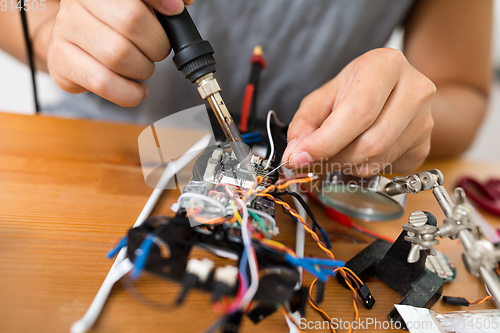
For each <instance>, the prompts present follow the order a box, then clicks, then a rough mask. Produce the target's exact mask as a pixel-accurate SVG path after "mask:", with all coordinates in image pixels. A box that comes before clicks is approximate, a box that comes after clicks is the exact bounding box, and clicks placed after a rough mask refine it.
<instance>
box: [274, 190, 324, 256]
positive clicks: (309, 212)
mask: <svg viewBox="0 0 500 333" xmlns="http://www.w3.org/2000/svg"><path fill="white" fill-rule="evenodd" d="M286 194H289V195H291V196H293V197H294V198H295V199H297V201H298V202H299V203H300V205H301V206H302V207H303V208H304V210H305V211H306V213H307V215H309V217H310V218H311V221H312V223H313V226H315V227H316V228H318V230H319V232H320V233H321V235H323V238H324V240H325V242H326V247H327V248H329V249H330V248H331V247H332V244H331V243H330V240H329V239H328V235H327V234H326V232H325V230H323V228H322V227H321V226H320V225H319V224H318V222H317V220H316V217H315V216H314V214H313V212H312V211H311V208H309V206H308V205H307V203H306V202H305V201H304V199H303V198H302V197H301V196H300V194H298V193H297V192H292V191H283V192H278V193H275V194H273V196H274V197H275V198H279V197H281V196H283V195H286Z"/></svg>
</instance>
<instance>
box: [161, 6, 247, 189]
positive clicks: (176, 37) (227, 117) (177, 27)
mask: <svg viewBox="0 0 500 333" xmlns="http://www.w3.org/2000/svg"><path fill="white" fill-rule="evenodd" d="M155 13H156V16H157V17H158V20H159V21H160V23H161V25H162V26H163V29H164V30H165V32H166V34H167V36H168V38H169V40H170V44H171V46H172V49H173V50H174V53H175V56H174V58H173V60H174V63H175V66H176V67H177V69H178V70H179V71H180V72H182V74H184V76H185V77H186V79H188V80H189V81H191V83H195V82H196V84H197V85H198V92H199V93H200V96H201V98H203V99H208V101H209V103H210V106H211V107H212V110H213V111H214V113H215V115H216V117H217V120H218V121H219V124H220V126H221V127H222V130H223V131H224V135H225V136H226V138H227V140H228V141H229V144H230V145H231V148H232V150H233V153H234V155H235V156H236V159H237V160H238V162H239V163H240V165H241V166H243V167H244V168H245V169H246V170H247V171H248V172H249V174H250V176H251V177H252V179H253V180H255V173H254V170H253V167H252V164H251V157H252V154H251V151H250V148H249V147H248V146H247V145H246V144H245V143H244V142H243V139H242V138H241V134H240V132H239V130H238V128H237V126H236V124H235V122H234V120H233V118H232V117H231V114H230V113H229V110H228V109H227V106H226V103H224V101H223V100H222V97H221V95H220V92H221V90H222V89H221V88H220V86H219V83H218V82H217V80H216V79H215V77H214V73H215V58H214V56H213V54H214V50H213V48H212V46H211V45H210V43H209V42H208V41H207V40H203V38H202V37H201V35H200V33H199V32H198V29H197V28H196V26H195V24H194V22H193V20H192V19H191V16H190V15H189V13H188V11H187V9H184V11H183V12H182V13H180V14H178V15H174V16H166V15H163V14H160V13H158V12H156V11H155Z"/></svg>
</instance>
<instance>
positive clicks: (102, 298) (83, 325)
mask: <svg viewBox="0 0 500 333" xmlns="http://www.w3.org/2000/svg"><path fill="white" fill-rule="evenodd" d="M211 138H212V136H211V135H210V134H207V135H205V136H204V137H203V138H201V139H200V140H199V141H198V142H197V143H195V144H194V145H193V146H192V147H191V148H190V149H189V150H188V151H187V152H186V153H185V154H184V155H182V156H181V157H179V158H178V159H177V160H176V161H173V162H170V163H169V164H168V165H167V167H166V168H165V171H163V174H162V176H161V177H160V180H159V181H158V184H157V185H156V188H155V189H154V190H153V193H151V195H150V197H149V199H148V201H147V202H146V205H144V208H143V209H142V211H141V213H140V214H139V217H138V218H137V220H136V221H135V223H134V227H137V226H139V225H141V224H142V223H144V221H146V219H147V218H148V217H149V215H151V212H152V211H153V209H154V208H155V206H156V204H157V203H158V200H160V197H161V195H162V193H163V191H164V188H165V187H166V185H167V184H168V182H169V181H170V179H171V178H172V177H173V176H174V174H175V173H176V170H181V169H182V168H184V167H185V166H186V165H187V164H188V163H189V162H191V160H193V158H194V157H195V156H196V154H193V153H194V152H198V151H201V150H202V149H205V148H206V147H207V146H208V145H209V143H210V140H211ZM126 255H127V247H126V246H125V247H123V248H122V249H121V250H120V252H119V253H118V255H117V256H116V259H115V262H114V263H113V265H112V266H111V268H110V270H109V272H108V275H106V278H105V279H104V281H103V283H102V285H101V287H100V288H99V290H98V291H97V294H96V295H95V297H94V300H93V301H92V303H91V304H90V306H89V308H88V309H87V312H85V315H84V316H83V317H82V318H81V319H80V320H78V321H76V322H74V323H73V325H72V326H71V333H84V332H86V331H88V330H89V329H90V328H91V327H92V326H93V325H94V324H95V322H96V320H97V318H99V315H100V314H101V312H102V309H103V307H104V304H106V300H107V299H108V296H109V294H110V292H111V289H112V288H113V285H114V284H115V283H116V281H118V280H119V279H120V278H121V277H122V276H124V275H125V274H127V273H128V272H129V271H130V270H131V269H132V267H130V269H129V270H128V271H126V270H125V269H124V267H125V266H124V265H125V264H124V265H121V263H122V262H123V260H124V259H125V257H126ZM127 261H128V260H127ZM129 262H130V261H129ZM120 274H121V275H120Z"/></svg>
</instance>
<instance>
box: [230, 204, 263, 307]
mask: <svg viewBox="0 0 500 333" xmlns="http://www.w3.org/2000/svg"><path fill="white" fill-rule="evenodd" d="M236 202H238V204H239V206H241V208H242V209H243V216H242V218H241V238H243V244H244V246H245V250H246V251H247V258H248V264H249V266H250V276H251V279H252V282H251V283H250V287H248V290H247V292H246V293H245V295H244V296H243V298H242V299H241V303H240V310H245V309H246V308H247V306H248V304H250V302H251V301H252V299H253V297H254V296H255V293H256V292H257V289H259V269H258V268H257V262H256V258H255V256H254V255H253V254H252V252H251V248H252V246H253V244H252V235H251V234H249V232H248V208H247V206H246V205H245V203H244V202H243V200H241V199H239V198H236Z"/></svg>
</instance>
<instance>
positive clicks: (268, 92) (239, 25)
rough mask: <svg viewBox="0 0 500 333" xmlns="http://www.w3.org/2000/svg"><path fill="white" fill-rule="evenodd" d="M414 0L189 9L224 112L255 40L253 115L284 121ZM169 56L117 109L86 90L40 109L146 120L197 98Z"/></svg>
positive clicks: (384, 36) (297, 0)
mask: <svg viewBox="0 0 500 333" xmlns="http://www.w3.org/2000/svg"><path fill="white" fill-rule="evenodd" d="M414 2H415V0H314V1H311V0H197V1H195V2H194V4H193V5H191V6H190V8H189V12H190V14H191V16H192V18H193V20H194V22H195V23H196V25H197V26H198V29H199V31H200V33H201V35H202V36H203V38H204V39H207V40H208V41H210V43H211V44H212V46H213V48H214V50H215V59H216V61H217V72H216V74H215V75H216V77H217V80H218V81H219V83H220V85H221V87H222V89H223V91H222V97H223V98H224V101H225V102H226V104H227V105H228V108H229V110H230V111H231V113H239V112H240V109H241V105H242V101H243V94H244V91H245V87H246V84H247V82H248V79H249V76H250V62H249V58H250V55H251V53H252V50H253V47H254V46H255V45H262V47H263V50H264V53H265V57H266V60H267V68H266V69H265V70H264V71H263V72H262V74H261V80H260V84H259V95H258V110H257V113H258V115H259V117H260V118H263V116H264V115H265V114H266V113H267V111H268V110H270V109H272V110H275V111H276V112H277V113H278V115H279V117H280V118H281V119H282V120H284V121H287V122H288V121H290V120H291V119H292V117H293V115H294V113H295V111H296V110H297V108H298V106H299V104H300V102H301V100H302V99H303V98H304V97H305V96H306V95H307V94H309V93H310V92H312V91H313V90H315V89H317V88H319V87H320V86H321V85H322V84H324V83H325V82H327V81H329V80H330V79H332V78H333V77H334V76H335V75H336V74H337V73H338V72H339V71H340V70H341V69H342V68H343V67H344V66H345V65H347V64H348V63H349V62H350V61H352V60H353V59H355V58H356V57H358V56H359V55H361V54H363V53H365V52H367V51H368V50H371V49H374V48H378V47H382V46H383V45H384V44H385V42H386V41H387V40H388V38H389V37H390V35H391V33H392V31H393V29H394V28H395V27H396V26H398V25H400V24H401V23H402V21H403V20H404V19H405V17H406V16H407V15H408V13H409V11H410V10H411V9H412V7H413V5H414ZM171 57H172V54H171V55H170V56H169V57H168V58H167V59H165V60H164V61H162V62H161V63H158V64H157V66H156V71H155V73H154V74H153V76H152V77H151V78H150V79H149V80H147V81H146V84H147V85H148V89H149V92H150V95H149V97H148V98H147V99H146V100H144V101H143V102H142V103H140V104H139V105H138V106H137V107H133V108H122V107H119V106H117V105H115V104H113V103H111V102H109V101H107V100H104V99H102V98H100V97H99V96H96V95H94V94H92V93H84V94H79V95H72V94H69V93H65V94H64V98H63V100H62V102H61V103H60V104H59V105H57V106H54V107H51V108H50V109H45V110H44V111H45V112H49V113H53V114H59V115H65V116H75V117H83V118H101V119H110V120H117V121H129V122H141V123H152V122H154V121H156V120H158V119H161V118H163V117H165V116H167V115H169V114H172V113H174V112H177V111H181V110H184V109H187V108H189V107H193V106H196V105H199V104H202V102H203V101H202V100H201V98H200V96H199V95H198V92H197V90H196V86H195V84H191V83H190V82H189V81H188V80H186V79H184V77H183V76H182V74H181V73H180V72H178V71H177V69H176V68H175V66H174V64H173V62H172V60H171Z"/></svg>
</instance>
